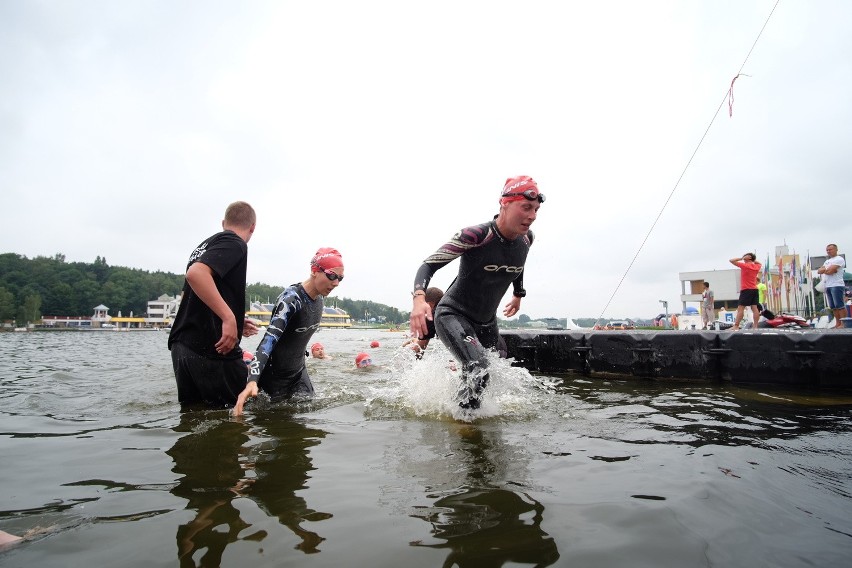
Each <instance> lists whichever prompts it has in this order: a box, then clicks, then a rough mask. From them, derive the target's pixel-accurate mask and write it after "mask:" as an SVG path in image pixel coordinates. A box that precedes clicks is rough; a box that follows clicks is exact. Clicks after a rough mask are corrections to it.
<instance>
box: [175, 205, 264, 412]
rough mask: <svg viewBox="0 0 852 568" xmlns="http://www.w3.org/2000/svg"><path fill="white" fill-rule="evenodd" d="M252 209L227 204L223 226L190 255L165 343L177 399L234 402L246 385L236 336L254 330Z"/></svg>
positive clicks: (222, 403)
mask: <svg viewBox="0 0 852 568" xmlns="http://www.w3.org/2000/svg"><path fill="white" fill-rule="evenodd" d="M255 222H256V215H255V212H254V209H252V207H251V205H249V204H248V203H245V202H244V201H237V202H235V203H232V204H231V205H229V206H228V208H227V210H226V211H225V219H224V220H223V221H222V229H223V230H222V232H220V233H216V234H215V235H213V236H211V237H210V238H208V239H205V240H204V242H202V243H201V244H200V245H198V246H197V247H196V248H195V250H193V251H192V254H191V255H190V257H189V263H188V264H187V268H186V281H185V282H184V286H183V296H182V297H181V302H180V308H179V309H178V313H177V316H176V317H175V321H174V323H173V324H172V331H171V333H170V334H169V349H170V350H171V352H172V365H173V366H174V371H175V380H176V381H177V389H178V401H179V402H180V403H181V405H182V406H183V405H188V404H194V403H204V404H207V405H211V406H218V407H223V406H232V405H233V404H234V403H235V402H236V400H237V395H239V393H240V391H241V390H242V389H243V387H244V386H245V382H246V366H245V364H244V363H243V360H242V350H241V349H240V346H239V341H240V337H242V336H245V337H249V336H252V335H255V334H256V333H257V331H258V328H257V325H255V323H254V322H252V321H251V320H245V296H246V265H247V262H248V246H247V245H248V241H249V239H250V238H251V236H252V234H253V233H254V228H255Z"/></svg>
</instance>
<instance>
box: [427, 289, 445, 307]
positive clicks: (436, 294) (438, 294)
mask: <svg viewBox="0 0 852 568" xmlns="http://www.w3.org/2000/svg"><path fill="white" fill-rule="evenodd" d="M443 297H444V291H443V290H441V289H440V288H435V287H432V288H426V297H425V298H423V299H424V300H426V303H427V304H437V303H438V302H440V301H441V298H443Z"/></svg>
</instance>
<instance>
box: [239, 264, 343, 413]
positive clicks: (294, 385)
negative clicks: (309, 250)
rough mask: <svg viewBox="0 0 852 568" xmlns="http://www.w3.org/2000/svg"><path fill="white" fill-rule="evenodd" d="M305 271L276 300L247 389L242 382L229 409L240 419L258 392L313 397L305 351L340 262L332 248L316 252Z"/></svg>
mask: <svg viewBox="0 0 852 568" xmlns="http://www.w3.org/2000/svg"><path fill="white" fill-rule="evenodd" d="M310 266H311V272H310V275H309V276H308V278H307V280H305V281H304V282H302V283H300V284H298V283H297V284H291V285H290V286H288V287H287V288H285V289H284V291H283V292H281V294H280V295H279V296H278V299H277V300H276V302H275V307H274V308H273V309H272V315H271V317H270V320H269V326H267V328H266V333H265V334H264V336H263V339H261V340H260V345H258V348H257V351H256V352H255V359H254V361H252V363H251V366H250V367H249V375H248V384H245V383H244V384H245V388H244V389H243V391H242V392H241V393H240V394H239V396H238V397H237V403H236V404H235V405H234V415H235V416H239V415H240V414H242V412H243V406H244V405H245V402H246V399H247V398H248V397H256V396H257V394H258V391H259V389H263V391H264V392H266V393H267V394H268V395H269V396H270V397H271V398H272V400H273V401H276V400H284V399H287V398H290V397H292V396H294V395H297V394H298V395H304V396H313V394H314V386H313V383H311V379H310V377H309V376H308V370H307V368H306V367H305V349H306V348H307V346H308V343H309V342H310V340H311V337H312V336H313V334H314V332H315V331H316V330H317V328H318V327H319V324H320V320H321V319H322V314H323V298H324V297H325V296H328V295H329V294H330V293H331V292H332V290H334V289H335V288H337V286H338V285H339V284H340V283H341V282H343V257H341V255H340V253H339V252H338V251H337V249H333V248H320V249H319V250H318V251H317V252H316V254H315V255H314V257H313V258H312V259H311V264H310ZM244 380H245V375H244Z"/></svg>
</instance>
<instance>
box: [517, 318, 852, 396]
mask: <svg viewBox="0 0 852 568" xmlns="http://www.w3.org/2000/svg"><path fill="white" fill-rule="evenodd" d="M500 334H501V336H503V338H504V339H505V341H506V348H507V352H508V356H509V357H511V358H513V359H515V361H516V364H517V365H519V366H523V367H525V368H526V369H528V370H529V371H534V372H540V373H548V372H553V373H577V374H582V375H586V376H591V377H594V376H613V375H616V376H623V377H644V378H672V379H675V378H676V379H701V380H711V381H713V380H715V381H730V382H731V383H736V384H752V385H753V384H773V385H785V386H796V387H818V388H852V329H837V330H834V329H832V330H773V329H758V330H740V331H713V330H708V331H675V330H661V331H654V330H636V331H620V330H613V331H561V330H559V331H556V330H554V331H551V330H536V331H526V330H501V332H500Z"/></svg>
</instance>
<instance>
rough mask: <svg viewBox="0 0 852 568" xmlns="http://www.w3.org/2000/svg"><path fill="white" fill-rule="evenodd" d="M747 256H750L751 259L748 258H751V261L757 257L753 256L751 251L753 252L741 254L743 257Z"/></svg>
mask: <svg viewBox="0 0 852 568" xmlns="http://www.w3.org/2000/svg"><path fill="white" fill-rule="evenodd" d="M747 256H749V257H751V259H750V260H751V261H752V262H754V261H755V260H757V257H756V256H754V253H753V252H747V253H745V254H744V255H743V258H745V257H747Z"/></svg>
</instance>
